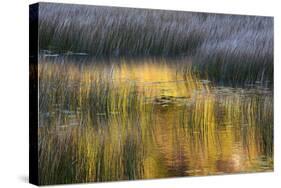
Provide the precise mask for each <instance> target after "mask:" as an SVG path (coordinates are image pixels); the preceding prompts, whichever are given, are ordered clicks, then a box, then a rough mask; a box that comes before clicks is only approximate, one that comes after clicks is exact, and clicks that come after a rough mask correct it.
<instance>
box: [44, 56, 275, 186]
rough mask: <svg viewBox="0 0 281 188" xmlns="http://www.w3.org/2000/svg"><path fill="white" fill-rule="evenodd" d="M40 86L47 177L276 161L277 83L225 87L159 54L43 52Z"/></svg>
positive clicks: (216, 168) (184, 172) (217, 168)
mask: <svg viewBox="0 0 281 188" xmlns="http://www.w3.org/2000/svg"><path fill="white" fill-rule="evenodd" d="M39 87H40V93H39V98H40V99H39V105H40V110H41V111H40V129H39V140H40V142H39V167H40V168H39V169H40V170H39V171H40V173H41V176H40V177H41V178H42V179H41V180H40V181H41V183H43V184H48V182H51V183H70V182H87V181H111V180H124V179H146V178H161V177H174V176H195V175H209V174H224V173H238V172H256V171H272V169H273V96H272V89H270V88H263V87H260V86H259V85H251V87H243V88H242V87H241V88H231V87H226V86H221V85H220V86H218V85H216V84H215V83H212V82H210V81H208V80H200V79H199V78H198V77H197V76H196V75H194V74H192V73H191V72H190V70H189V69H188V67H186V66H183V65H182V64H181V63H178V62H172V63H171V62H167V61H153V60H145V61H140V62H134V63H132V62H126V61H122V62H118V63H116V62H112V63H107V64H102V63H94V62H93V63H90V64H83V65H81V64H79V65H77V64H75V62H74V63H73V62H69V63H68V64H65V63H64V64H61V63H56V62H53V61H43V60H42V63H40V64H39ZM46 174H52V175H46Z"/></svg>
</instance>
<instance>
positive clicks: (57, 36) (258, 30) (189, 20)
mask: <svg viewBox="0 0 281 188" xmlns="http://www.w3.org/2000/svg"><path fill="white" fill-rule="evenodd" d="M39 43H40V45H39V46H40V50H41V52H43V51H44V50H45V51H46V50H48V53H51V54H52V53H55V54H71V53H81V52H82V53H87V54H88V55H89V56H92V57H103V58H108V57H118V58H120V57H131V58H132V57H134V58H136V57H142V58H143V57H151V56H153V57H170V58H179V57H192V63H193V68H194V70H196V71H199V72H200V74H201V76H202V78H204V79H210V80H212V81H216V82H220V83H222V82H223V83H224V84H226V83H229V84H232V85H237V84H241V83H242V84H244V83H247V84H253V83H255V82H256V81H259V82H266V83H271V85H272V82H273V76H272V75H273V18H271V17H259V16H242V15H226V14H208V13H194V12H182V11H164V10H152V9H133V8H118V7H99V6H83V5H66V4H48V3H41V4H40V14H39Z"/></svg>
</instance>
